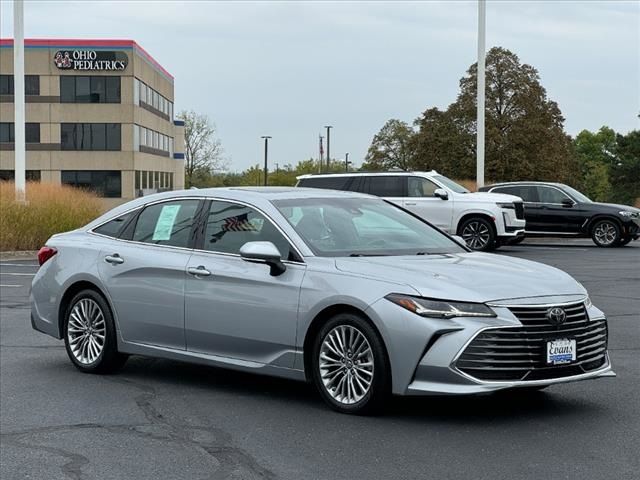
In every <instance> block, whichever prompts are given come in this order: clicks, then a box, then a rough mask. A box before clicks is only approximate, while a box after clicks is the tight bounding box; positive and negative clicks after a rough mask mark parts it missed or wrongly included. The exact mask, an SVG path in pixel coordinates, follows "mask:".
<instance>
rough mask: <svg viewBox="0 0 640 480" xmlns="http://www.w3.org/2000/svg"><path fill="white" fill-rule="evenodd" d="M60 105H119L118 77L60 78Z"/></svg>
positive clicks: (83, 76) (64, 76)
mask: <svg viewBox="0 0 640 480" xmlns="http://www.w3.org/2000/svg"><path fill="white" fill-rule="evenodd" d="M60 101H61V102H62V103H120V77H115V76H114V77H111V76H109V77H106V76H97V75H94V76H86V75H82V76H73V75H63V76H61V77H60Z"/></svg>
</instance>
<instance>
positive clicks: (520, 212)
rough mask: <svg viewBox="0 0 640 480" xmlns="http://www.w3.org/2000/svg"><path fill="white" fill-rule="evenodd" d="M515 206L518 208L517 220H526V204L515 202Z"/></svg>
mask: <svg viewBox="0 0 640 480" xmlns="http://www.w3.org/2000/svg"><path fill="white" fill-rule="evenodd" d="M513 205H514V206H515V208H516V218H517V219H519V220H524V204H523V203H522V202H513Z"/></svg>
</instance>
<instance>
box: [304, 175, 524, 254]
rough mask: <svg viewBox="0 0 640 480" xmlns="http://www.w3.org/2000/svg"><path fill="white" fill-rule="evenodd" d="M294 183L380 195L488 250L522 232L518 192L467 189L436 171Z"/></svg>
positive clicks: (309, 177) (313, 177) (321, 177)
mask: <svg viewBox="0 0 640 480" xmlns="http://www.w3.org/2000/svg"><path fill="white" fill-rule="evenodd" d="M297 186H298V187H312V188H325V189H333V190H347V191H352V192H360V193H368V194H370V195H376V196H378V197H383V198H384V199H386V200H388V201H390V202H393V203H395V204H396V205H399V206H401V207H403V208H405V209H407V210H409V211H410V212H412V213H414V214H415V215H418V216H419V217H421V218H423V219H425V220H427V221H429V222H431V223H432V224H433V225H435V226H436V227H438V228H440V229H441V230H444V231H445V232H447V233H450V234H452V235H458V236H460V237H462V238H463V239H464V240H465V242H466V243H467V246H469V248H471V249H472V250H479V251H491V250H494V249H495V248H497V247H499V246H500V245H501V244H503V243H508V242H510V241H511V240H514V239H516V238H518V237H520V236H523V235H524V226H525V220H524V213H523V206H522V200H521V199H520V198H517V197H514V196H512V195H497V194H493V195H489V194H486V193H482V194H478V193H471V192H469V190H467V189H466V188H464V187H463V186H462V185H458V184H457V183H456V182H454V181H453V180H451V179H449V178H447V177H445V176H443V175H440V174H439V173H438V172H436V171H431V172H402V171H401V172H384V173H344V174H326V175H301V176H299V177H298V183H297Z"/></svg>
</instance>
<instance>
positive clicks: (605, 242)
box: [591, 219, 622, 248]
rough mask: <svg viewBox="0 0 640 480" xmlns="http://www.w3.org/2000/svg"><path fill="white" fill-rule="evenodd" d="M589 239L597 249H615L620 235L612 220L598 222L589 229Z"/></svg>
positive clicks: (618, 228) (620, 237)
mask: <svg viewBox="0 0 640 480" xmlns="http://www.w3.org/2000/svg"><path fill="white" fill-rule="evenodd" d="M591 239H592V240H593V243H595V244H596V245H597V246H599V247H605V248H606V247H617V246H618V245H619V244H620V240H621V239H622V235H621V232H620V227H619V226H618V224H617V223H616V222H615V221H614V220H609V219H604V220H598V221H597V222H596V223H595V224H594V225H593V228H592V229H591Z"/></svg>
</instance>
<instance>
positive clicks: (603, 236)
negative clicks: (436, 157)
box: [480, 182, 640, 247]
mask: <svg viewBox="0 0 640 480" xmlns="http://www.w3.org/2000/svg"><path fill="white" fill-rule="evenodd" d="M480 190H482V191H486V192H492V193H506V194H509V195H517V196H518V197H520V198H522V199H523V200H524V205H525V209H524V217H525V219H526V221H527V225H526V228H525V233H526V235H527V236H545V237H554V236H562V237H568V236H571V237H590V238H591V239H592V240H593V243H595V244H596V245H597V246H599V247H620V246H624V245H626V244H628V243H629V242H631V241H632V240H637V239H638V237H640V209H638V208H634V207H630V206H628V205H615V204H611V203H599V202H594V201H592V200H590V199H589V198H588V197H587V196H586V195H584V194H583V193H580V192H579V191H577V190H575V189H574V188H571V187H569V186H567V185H564V184H562V183H546V182H508V183H497V184H495V185H489V186H485V187H483V188H481V189H480ZM521 240H522V239H517V240H516V241H521Z"/></svg>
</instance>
